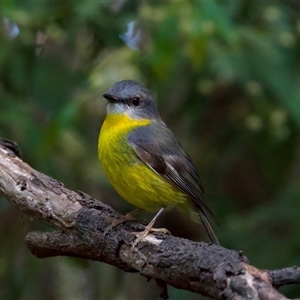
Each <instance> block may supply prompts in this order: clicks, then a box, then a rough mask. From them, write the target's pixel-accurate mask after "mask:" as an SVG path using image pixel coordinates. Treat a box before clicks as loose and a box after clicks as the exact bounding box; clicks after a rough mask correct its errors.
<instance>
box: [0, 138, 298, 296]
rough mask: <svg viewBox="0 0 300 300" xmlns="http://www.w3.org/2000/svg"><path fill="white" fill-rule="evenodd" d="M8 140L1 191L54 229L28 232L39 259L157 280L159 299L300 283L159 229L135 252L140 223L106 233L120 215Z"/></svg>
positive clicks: (257, 291) (266, 292)
mask: <svg viewBox="0 0 300 300" xmlns="http://www.w3.org/2000/svg"><path fill="white" fill-rule="evenodd" d="M8 144H9V143H8ZM8 144H7V142H6V143H3V140H2V142H1V140H0V192H1V193H2V194H3V195H4V197H5V198H7V199H8V200H9V201H11V202H13V203H15V204H16V205H17V206H18V208H19V209H21V210H22V211H25V212H26V213H28V214H30V215H31V216H34V217H37V218H39V219H41V220H42V221H43V222H45V223H47V224H48V225H50V226H51V227H53V228H55V229H56V231H54V232H51V233H41V232H31V233H29V234H28V235H27V237H26V243H27V245H28V247H29V248H30V250H31V252H32V253H33V254H34V255H36V256H37V257H39V258H44V257H49V256H58V255H66V256H73V257H81V258H87V259H92V260H96V261H100V262H104V263H108V264H111V265H114V266H116V267H118V268H120V269H122V270H124V271H127V272H139V273H141V274H142V275H144V276H147V277H150V278H155V279H156V280H157V282H158V283H159V285H160V286H161V287H162V288H163V293H162V294H163V297H166V290H165V288H164V286H165V283H167V284H170V285H172V286H174V287H177V288H180V289H186V290H189V291H193V292H196V293H200V294H202V295H205V296H208V297H211V298H215V299H286V298H285V297H284V296H282V295H281V294H280V293H278V292H277V290H276V289H275V288H274V286H280V285H283V284H287V283H288V284H290V283H299V282H300V271H299V268H298V267H294V268H287V269H283V270H276V271H263V270H259V269H256V268H254V267H252V266H250V265H249V264H248V263H247V258H246V257H245V256H244V255H243V254H242V253H240V252H236V251H233V250H228V249H225V248H222V247H219V246H216V245H213V244H206V243H195V242H192V241H189V240H186V239H182V238H177V237H173V236H168V235H164V234H158V233H157V234H151V235H149V236H148V237H146V238H145V239H144V240H143V241H142V242H140V243H139V244H138V246H137V248H136V249H135V250H132V249H131V242H132V240H133V239H134V237H135V236H134V234H133V233H132V232H133V231H139V230H142V229H143V228H144V226H143V225H142V224H139V223H137V222H133V221H130V222H126V223H123V224H120V225H118V226H117V227H115V228H114V229H113V230H111V231H110V232H109V233H108V234H104V233H105V230H106V229H107V228H108V226H110V225H111V222H112V221H114V220H117V219H119V218H120V214H119V213H117V212H115V211H114V210H112V208H110V207H109V206H107V205H104V204H103V203H101V202H100V201H97V200H95V199H93V198H91V197H90V196H88V195H86V194H84V193H82V192H77V193H76V192H74V191H70V190H68V189H66V188H65V187H64V185H63V184H62V183H60V182H58V181H56V180H54V179H52V178H50V177H48V176H46V175H44V174H42V173H40V172H38V171H36V170H34V169H32V168H31V167H30V166H28V165H27V164H26V163H24V162H23V161H22V160H21V159H19V158H18V157H17V156H16V155H15V152H16V151H14V148H12V147H7V145H8Z"/></svg>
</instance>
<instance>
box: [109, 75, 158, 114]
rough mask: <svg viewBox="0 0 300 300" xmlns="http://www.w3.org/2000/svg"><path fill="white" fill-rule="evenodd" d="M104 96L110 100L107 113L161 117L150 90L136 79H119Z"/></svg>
mask: <svg viewBox="0 0 300 300" xmlns="http://www.w3.org/2000/svg"><path fill="white" fill-rule="evenodd" d="M103 97H104V98H105V99H106V100H107V101H108V104H107V114H127V115H128V117H130V118H131V119H151V120H156V119H160V116H159V113H158V109H157V106H156V103H155V101H154V100H153V98H152V96H151V94H150V91H149V90H148V89H147V88H145V87H144V86H143V85H141V84H139V83H138V82H136V81H133V80H123V81H118V82H117V83H115V84H114V85H113V86H112V87H111V88H110V89H109V90H108V92H107V94H104V95H103Z"/></svg>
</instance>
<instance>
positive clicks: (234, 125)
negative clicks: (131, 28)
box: [0, 0, 300, 299]
mask: <svg viewBox="0 0 300 300" xmlns="http://www.w3.org/2000/svg"><path fill="white" fill-rule="evenodd" d="M0 18H1V19H0V24H2V21H1V20H3V18H8V19H9V20H11V21H14V22H16V24H17V25H18V27H19V29H20V34H19V35H18V36H16V37H15V38H9V30H8V29H5V28H4V27H3V26H0V27H1V29H0V136H1V137H4V138H8V139H12V140H14V141H16V142H17V143H18V144H19V146H20V148H21V150H22V153H23V159H24V161H26V162H27V163H29V164H30V165H31V166H32V167H33V168H35V169H37V170H39V171H41V172H43V173H46V174H48V175H50V176H52V177H54V178H56V179H58V180H60V181H62V182H64V183H65V185H66V186H67V187H68V188H70V189H74V190H82V191H84V192H86V193H88V194H90V195H91V196H93V197H95V198H97V199H99V200H101V201H103V202H105V203H108V204H109V205H111V206H112V207H113V208H114V209H116V210H118V211H120V212H122V213H126V212H128V211H130V210H132V209H133V207H131V206H130V205H129V204H127V203H126V202H125V201H124V200H122V199H121V198H120V197H119V196H118V195H117V194H116V192H115V191H114V190H113V188H112V187H111V186H110V184H109V183H108V181H107V179H106V177H105V175H104V173H103V170H102V168H101V166H100V164H99V162H98V158H97V139H98V132H99V128H100V126H101V124H102V122H103V120H104V117H105V100H104V99H103V97H102V94H103V93H105V92H106V91H107V89H108V88H109V87H110V86H111V85H112V84H114V83H115V82H117V81H119V80H123V79H134V80H137V81H139V82H141V83H143V84H144V85H145V86H147V87H148V88H149V89H150V90H151V92H152V94H153V95H154V97H155V99H156V100H157V102H158V106H159V110H160V112H161V116H162V118H163V120H164V121H165V122H166V123H167V124H168V126H169V127H170V128H171V129H172V130H173V131H174V132H175V134H176V136H177V137H178V139H179V140H180V142H181V144H182V146H183V147H184V149H186V151H187V152H188V153H189V154H190V156H191V157H192V159H193V161H194V163H195V165H196V166H197V169H198V171H199V173H200V176H201V178H202V182H203V184H204V187H205V190H206V195H207V201H208V202H209V204H210V206H211V207H212V209H213V211H214V212H215V215H216V217H217V221H218V223H219V224H220V226H219V227H217V226H214V228H215V231H216V234H217V236H218V237H219V239H220V242H221V244H222V245H223V246H224V247H227V248H230V249H235V250H242V251H243V252H244V254H245V255H246V256H247V257H248V258H249V260H250V262H251V264H253V265H255V266H256V267H258V268H266V269H276V268H282V267H287V266H292V265H296V264H298V265H299V264H300V255H299V252H300V218H299V215H300V201H299V200H300V180H299V179H300V178H299V177H300V173H299V170H300V137H299V126H300V72H299V70H300V69H299V64H300V56H299V52H300V5H299V3H297V2H292V1H276V2H275V1H274V2H272V1H268V2H262V1H241V0H235V1H213V0H210V1H165V2H164V3H160V2H156V1H139V2H135V1H120V0H119V1H114V2H108V1H105V2H103V1H13V0H11V1H2V2H1V4H0ZM131 21H135V22H136V24H137V28H139V29H140V30H141V41H140V51H136V50H133V49H131V48H130V47H128V46H127V45H126V44H125V43H124V42H123V41H122V40H121V39H120V37H119V35H120V34H122V33H124V32H125V31H126V30H127V24H128V23H129V22H131ZM151 216H152V215H151V214H142V215H140V216H139V217H140V218H142V219H146V220H150V219H151ZM159 226H164V227H167V228H168V229H170V231H171V232H172V233H173V234H174V235H177V236H181V237H185V238H190V239H193V240H197V241H200V240H205V241H207V237H206V235H205V233H204V232H203V228H202V227H201V226H200V225H197V224H194V223H192V222H191V221H189V220H187V218H186V217H185V216H183V215H180V214H179V213H177V212H176V211H171V212H169V213H165V214H164V215H163V216H162V217H161V218H160V219H159V221H158V222H157V224H156V227H159ZM37 229H41V230H51V229H50V228H47V227H46V226H45V225H43V224H41V222H40V221H39V220H32V219H31V218H30V217H28V216H27V215H24V214H22V213H21V212H20V211H19V210H18V209H17V208H16V207H15V206H13V205H12V204H10V203H9V202H7V201H6V200H5V199H3V198H1V201H0V286H1V289H0V298H1V299H159V289H158V287H156V286H155V284H154V283H153V282H149V283H147V280H146V278H143V277H142V276H140V275H137V274H126V273H123V272H121V271H119V270H117V269H116V268H114V267H111V266H108V265H104V264H100V263H97V262H93V261H86V260H77V259H71V258H65V257H59V258H49V259H44V260H39V259H37V258H35V257H33V256H32V255H31V253H30V252H29V250H28V249H27V247H26V246H25V244H24V238H25V236H26V233H27V232H29V231H30V230H37ZM281 291H282V292H284V293H285V295H287V296H288V297H297V296H298V297H299V295H300V294H299V286H298V287H296V286H290V287H286V288H283V289H281ZM169 293H170V298H171V299H199V295H197V294H192V293H188V292H185V291H180V290H176V289H173V288H169Z"/></svg>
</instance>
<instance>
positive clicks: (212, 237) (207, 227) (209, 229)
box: [197, 209, 220, 245]
mask: <svg viewBox="0 0 300 300" xmlns="http://www.w3.org/2000/svg"><path fill="white" fill-rule="evenodd" d="M197 211H198V214H199V217H200V219H201V221H202V224H203V227H204V229H205V231H206V233H207V235H208V237H209V239H210V241H211V242H212V243H214V244H215V245H220V243H219V240H218V238H217V236H216V235H215V233H214V231H213V229H212V227H211V225H210V223H209V221H208V219H207V217H206V215H205V214H204V213H203V212H202V211H201V210H200V209H197Z"/></svg>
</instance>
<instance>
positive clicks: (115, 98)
mask: <svg viewBox="0 0 300 300" xmlns="http://www.w3.org/2000/svg"><path fill="white" fill-rule="evenodd" d="M103 97H104V98H105V99H106V100H107V101H108V102H109V103H114V102H118V101H119V99H118V97H115V96H113V95H110V94H104V95H103Z"/></svg>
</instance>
